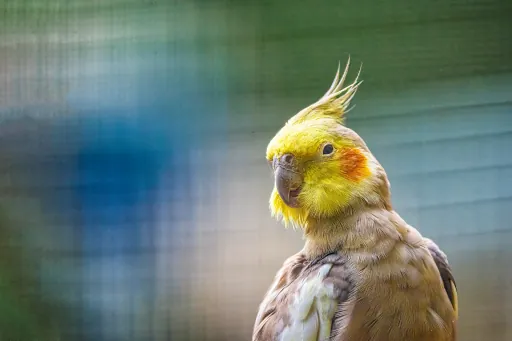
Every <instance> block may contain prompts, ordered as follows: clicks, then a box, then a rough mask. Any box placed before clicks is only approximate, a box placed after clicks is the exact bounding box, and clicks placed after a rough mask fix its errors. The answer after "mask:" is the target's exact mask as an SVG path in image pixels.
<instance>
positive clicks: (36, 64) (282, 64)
mask: <svg viewBox="0 0 512 341" xmlns="http://www.w3.org/2000/svg"><path fill="white" fill-rule="evenodd" d="M511 18H512V2H510V1H505V0H487V1H483V0H469V1H468V0H465V1H462V0H449V1H425V0H419V1H414V2H413V1H403V0H394V1H388V2H376V1H369V0H361V1H357V2H348V1H317V2H314V1H302V2H296V1H279V2H277V1H275V2H270V1H259V2H256V1H241V0H238V1H216V0H211V1H192V0H191V1H157V0H140V1H126V0H103V1H101V0H68V1H61V0H53V1H46V0H39V1H35V0H34V1H14V0H13V1H6V0H3V1H0V187H1V190H0V212H1V214H0V243H1V244H0V246H1V255H0V258H1V259H0V297H1V299H0V340H22V341H32V340H34V341H35V340H56V339H57V337H60V339H62V340H96V341H98V340H171V339H172V340H247V339H249V338H250V335H251V331H252V325H253V321H254V318H255V316H256V311H257V308H258V304H259V302H260V300H261V299H262V297H263V294H264V292H265V291H266V289H267V287H268V285H269V284H270V281H271V279H272V278H273V276H274V274H275V272H276V270H277V269H278V268H279V267H280V266H281V264H282V261H283V260H284V259H285V258H286V257H287V256H289V255H290V254H292V253H294V252H296V251H297V250H299V248H300V247H301V246H302V240H301V235H300V233H299V232H294V231H291V230H285V229H284V228H282V227H281V226H280V225H279V224H277V223H276V222H274V221H273V220H272V219H271V218H270V214H269V212H268V196H269V194H270V191H271V188H272V178H271V174H270V172H269V170H268V166H267V164H266V162H265V160H264V152H265V148H266V144H267V143H268V141H269V140H270V138H271V137H272V136H273V135H274V134H275V132H276V131H277V130H278V129H279V128H280V127H281V126H282V124H283V123H284V122H285V121H286V120H287V119H288V118H289V117H290V116H292V115H293V114H294V113H296V112H297V111H298V110H300V109H301V108H303V107H305V106H306V105H308V104H310V103H312V102H313V101H315V100H316V99H317V98H318V97H320V96H321V95H322V94H323V93H324V92H325V91H326V89H327V88H328V87H329V85H330V83H331V81H332V78H333V77H334V73H335V71H336V67H337V63H338V61H341V63H342V64H343V63H344V62H345V61H346V59H347V58H348V56H349V55H350V56H351V59H352V65H353V68H352V70H351V73H350V76H354V75H355V72H356V71H357V69H358V66H359V64H360V63H363V71H362V76H361V77H362V79H363V80H364V83H363V85H362V86H361V88H360V90H359V92H358V95H357V96H356V97H355V99H354V101H353V103H354V104H356V107H355V109H354V110H353V111H351V112H350V114H349V115H348V120H347V125H348V126H349V127H351V128H353V129H354V130H356V131H357V132H358V133H359V134H360V135H361V136H362V137H363V138H364V139H365V140H366V142H367V144H368V145H369V147H370V149H371V150H372V151H373V152H374V154H375V155H376V157H377V158H378V159H379V161H380V162H381V163H382V164H383V166H384V167H385V168H386V170H387V173H388V175H389V178H390V181H391V186H392V195H393V201H394V204H395V207H396V209H397V211H398V212H399V213H400V214H401V215H402V216H403V218H404V219H405V220H407V221H408V222H409V223H410V224H411V225H414V226H415V227H417V228H419V229H420V231H421V232H422V233H423V234H424V235H425V236H427V237H430V238H433V239H435V240H436V241H437V242H438V243H439V245H440V246H441V247H442V248H443V249H444V250H445V252H446V253H447V254H448V256H449V258H450V261H451V263H452V265H453V268H454V271H455V275H456V279H457V281H458V288H459V298H460V323H459V328H460V337H459V339H460V340H464V341H480V340H484V339H489V340H493V341H507V340H511V339H512V269H511V267H510V262H511V261H512V223H511V222H510V214H509V212H510V208H511V207H512V153H510V152H509V149H510V148H511V146H512V20H511Z"/></svg>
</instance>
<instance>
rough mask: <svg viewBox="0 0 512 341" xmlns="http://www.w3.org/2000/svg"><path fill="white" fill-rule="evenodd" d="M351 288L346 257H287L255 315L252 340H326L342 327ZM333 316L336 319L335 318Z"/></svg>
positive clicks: (332, 255) (338, 254)
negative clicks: (334, 330) (345, 305)
mask: <svg viewBox="0 0 512 341" xmlns="http://www.w3.org/2000/svg"><path fill="white" fill-rule="evenodd" d="M354 287H355V285H354V281H353V276H351V269H350V267H349V266H348V264H347V260H346V258H345V257H344V256H343V255H342V254H340V253H330V254H327V255H323V256H321V257H318V258H316V259H308V258H307V257H306V256H305V255H304V254H303V253H300V252H299V253H297V254H295V255H293V256H292V257H290V258H288V259H287V260H286V261H285V262H284V264H283V266H282V267H281V269H279V271H278V272H277V275H276V276H275V278H274V281H273V283H272V285H271V286H270V288H269V290H268V291H267V293H266V295H265V297H264V299H263V301H262V303H261V305H260V309H259V312H258V316H257V318H256V322H255V325H254V330H253V340H254V341H255V340H275V339H279V340H283V341H285V340H304V341H317V340H324V339H328V338H329V337H330V335H331V331H332V330H333V329H336V328H342V327H343V323H344V322H343V321H344V316H345V315H348V313H343V311H344V310H346V309H344V304H346V303H347V302H348V301H349V298H350V296H351V293H352V292H353V289H354ZM335 315H336V317H335Z"/></svg>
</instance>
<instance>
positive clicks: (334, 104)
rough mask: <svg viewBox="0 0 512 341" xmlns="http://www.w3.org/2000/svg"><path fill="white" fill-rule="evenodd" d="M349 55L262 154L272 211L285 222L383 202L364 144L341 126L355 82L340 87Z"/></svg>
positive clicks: (381, 183) (383, 183)
mask: <svg viewBox="0 0 512 341" xmlns="http://www.w3.org/2000/svg"><path fill="white" fill-rule="evenodd" d="M349 64H350V59H349V61H348V62H347V66H346V67H345V71H344V73H343V75H342V76H341V78H340V72H339V71H340V70H339V67H338V72H337V73H336V77H335V79H334V81H333V83H332V85H331V87H330V89H329V90H328V91H327V92H326V93H325V95H324V96H323V97H322V98H320V99H319V100H318V101H317V102H315V103H314V104H312V105H310V106H308V107H307V108H305V109H303V110H301V111H300V112H299V113H297V114H296V115H295V116H293V117H292V118H291V119H290V120H289V121H288V122H287V123H286V124H285V126H284V127H282V128H281V130H280V131H279V132H278V133H277V134H276V135H275V136H274V138H273V139H272V140H271V141H270V143H269V144H268V147H267V153H266V158H267V160H268V162H269V163H270V165H271V167H272V169H273V172H274V178H275V186H274V189H273V191H272V195H271V197H270V209H271V211H272V215H273V216H275V217H277V218H280V219H282V220H283V221H284V222H285V224H286V225H288V224H289V223H291V224H292V225H294V226H300V227H306V226H307V225H308V222H309V221H310V219H322V218H332V217H335V216H337V215H340V214H347V213H348V212H350V210H351V209H355V208H356V207H358V205H362V204H379V203H384V205H388V200H389V198H388V196H389V191H388V190H387V189H388V186H389V184H388V181H387V178H386V174H385V172H384V170H383V169H382V167H381V166H380V164H379V163H378V161H377V160H376V159H375V157H374V156H373V155H372V153H371V152H370V151H369V149H368V147H367V146H366V144H365V142H364V141H363V140H362V139H361V138H360V137H359V135H357V134H356V133H355V132H354V131H353V130H351V129H349V128H347V127H345V126H344V125H343V121H344V114H345V113H346V112H347V111H348V110H347V109H348V106H349V104H350V100H351V99H352V98H353V96H354V95H355V93H356V91H357V89H358V87H359V85H360V84H361V82H359V81H358V78H359V74H358V76H357V77H356V79H355V81H354V82H353V83H352V84H350V85H348V86H346V87H345V88H343V83H344V81H345V78H346V76H347V71H348V67H349Z"/></svg>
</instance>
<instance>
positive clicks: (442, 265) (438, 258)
mask: <svg viewBox="0 0 512 341" xmlns="http://www.w3.org/2000/svg"><path fill="white" fill-rule="evenodd" d="M425 241H426V242H427V247H428V249H429V251H430V254H431V255H432V258H434V262H435V263H436V266H437V269H438V270H439V274H440V275H441V280H442V281H443V286H444V290H445V292H446V294H447V295H448V298H449V299H450V302H451V304H452V306H453V310H454V311H455V320H454V321H453V331H454V332H453V340H456V339H457V319H458V316H459V299H458V296H457V285H456V283H455V278H454V276H453V273H452V269H451V267H450V264H449V263H448V257H446V254H445V253H444V252H443V251H442V250H441V249H440V248H439V246H437V244H436V243H434V242H433V241H432V240H430V239H428V238H425Z"/></svg>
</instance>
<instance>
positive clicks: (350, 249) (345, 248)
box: [303, 205, 402, 259]
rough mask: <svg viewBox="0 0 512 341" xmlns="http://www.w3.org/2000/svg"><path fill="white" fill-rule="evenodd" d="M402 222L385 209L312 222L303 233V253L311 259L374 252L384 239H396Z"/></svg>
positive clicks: (363, 209)
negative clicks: (337, 254) (333, 254)
mask: <svg viewBox="0 0 512 341" xmlns="http://www.w3.org/2000/svg"><path fill="white" fill-rule="evenodd" d="M398 220H399V221H401V218H400V217H399V216H398V215H397V214H396V213H395V212H394V211H393V210H392V209H391V208H389V207H386V206H384V205H375V206H366V207H361V208H359V209H357V210H354V211H352V212H350V214H346V213H345V214H340V215H339V216H336V217H332V218H328V219H318V220H315V219H313V220H311V221H310V222H309V224H308V226H307V227H306V228H305V230H304V238H305V240H306V243H305V246H304V249H303V251H304V253H305V254H306V255H307V256H308V258H310V259H313V258H316V257H319V256H322V255H324V254H328V253H332V252H344V253H347V254H350V253H358V254H359V253H361V252H375V248H377V247H378V244H379V243H381V242H383V240H385V239H391V240H395V239H396V238H398V234H399V232H398V231H397V229H399V228H400V225H402V224H401V223H400V222H398Z"/></svg>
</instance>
